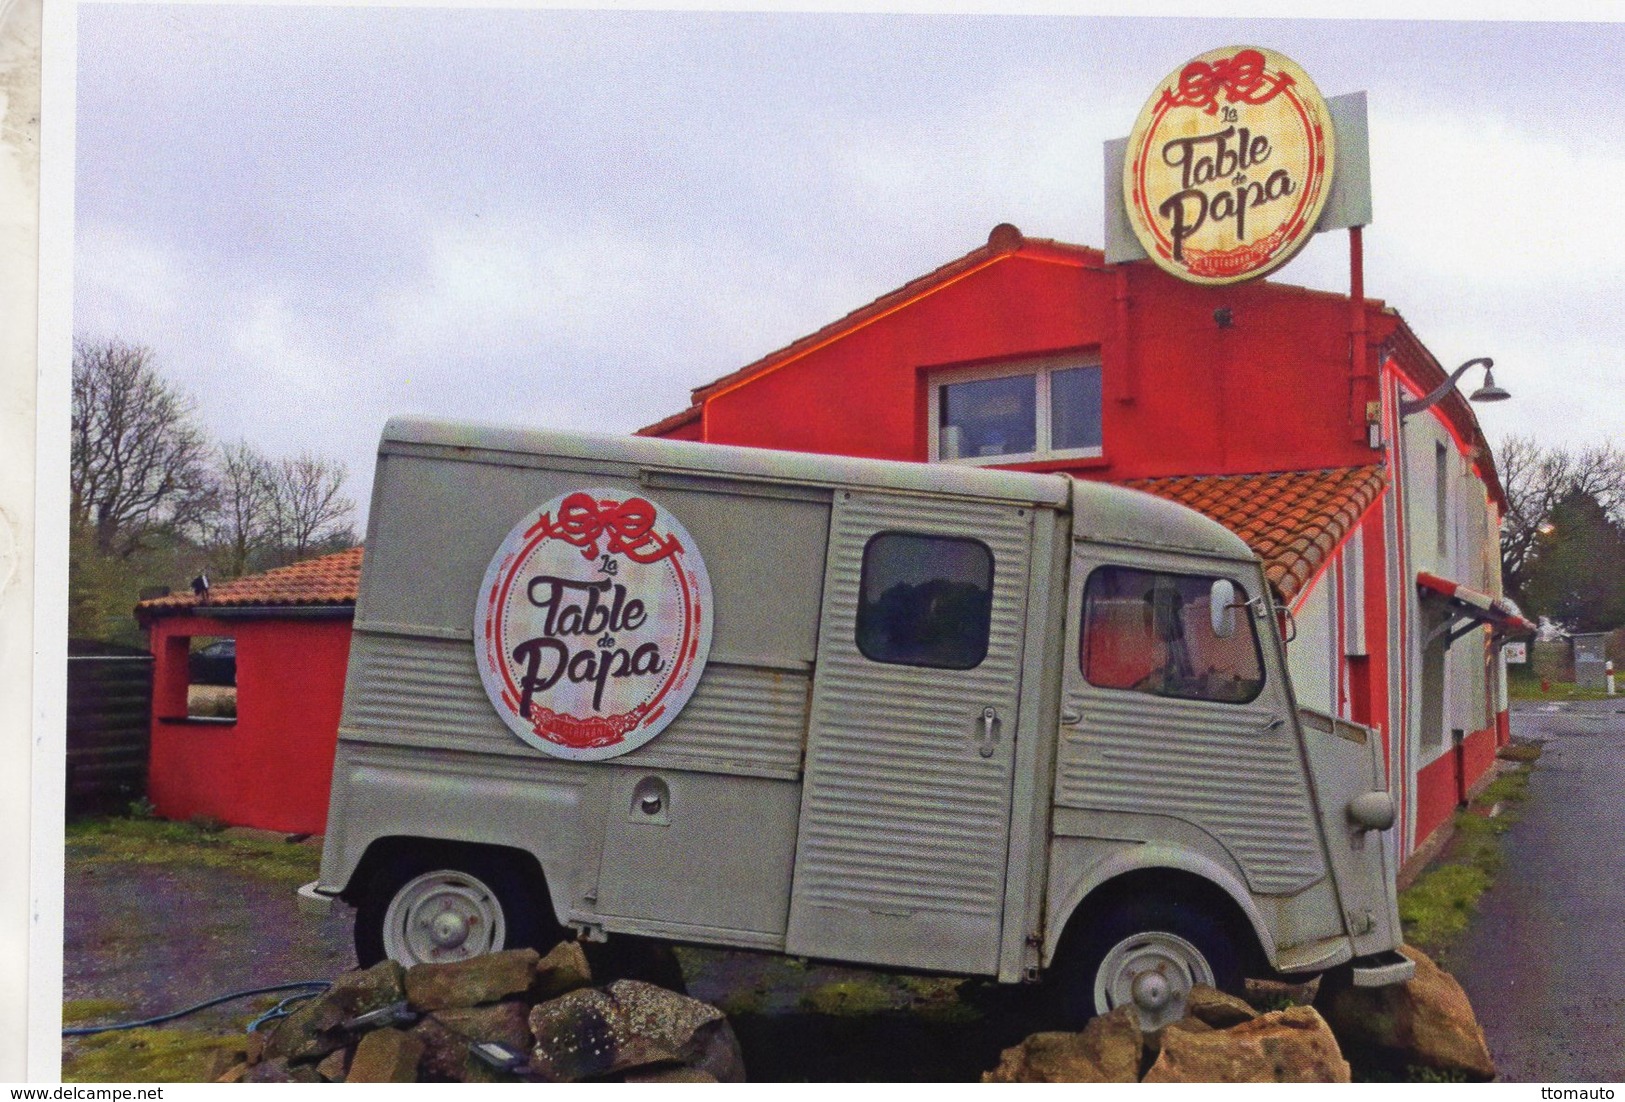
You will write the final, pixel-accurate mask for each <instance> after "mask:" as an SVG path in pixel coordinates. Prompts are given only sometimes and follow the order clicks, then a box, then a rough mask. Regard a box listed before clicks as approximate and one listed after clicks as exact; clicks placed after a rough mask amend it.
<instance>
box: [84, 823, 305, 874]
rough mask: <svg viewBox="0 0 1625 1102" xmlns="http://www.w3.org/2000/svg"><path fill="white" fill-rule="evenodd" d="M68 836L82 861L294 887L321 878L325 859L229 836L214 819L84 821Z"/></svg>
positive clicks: (291, 846) (301, 848)
mask: <svg viewBox="0 0 1625 1102" xmlns="http://www.w3.org/2000/svg"><path fill="white" fill-rule="evenodd" d="M65 840H66V844H67V849H68V855H69V859H70V860H71V861H72V862H74V863H76V864H84V865H98V864H116V863H121V862H136V863H140V864H149V865H204V866H208V867H212V868H230V869H234V870H236V871H238V872H243V873H247V874H248V875H250V876H257V877H261V878H263V879H266V880H270V881H272V882H275V883H282V884H289V885H293V886H298V885H300V884H304V883H307V882H309V881H311V880H314V879H316V871H317V868H318V867H319V866H320V864H321V857H322V854H321V850H320V849H319V848H318V847H316V846H307V845H299V844H295V843H291V842H284V841H282V840H280V839H262V838H248V837H241V836H238V835H233V834H227V833H224V832H222V831H221V829H220V827H219V824H217V823H209V822H198V823H173V822H164V821H162V820H158V819H124V818H98V819H81V820H78V821H76V822H72V823H69V824H68V828H67V835H66V839H65Z"/></svg>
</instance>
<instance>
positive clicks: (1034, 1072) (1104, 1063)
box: [982, 1006, 1144, 1083]
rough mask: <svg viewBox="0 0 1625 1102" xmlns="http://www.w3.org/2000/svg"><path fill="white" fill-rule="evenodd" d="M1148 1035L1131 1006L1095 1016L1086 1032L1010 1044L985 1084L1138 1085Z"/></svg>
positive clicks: (1048, 1035)
mask: <svg viewBox="0 0 1625 1102" xmlns="http://www.w3.org/2000/svg"><path fill="white" fill-rule="evenodd" d="M1143 1048H1144V1039H1143V1037H1142V1034H1141V1031H1140V1019H1139V1016H1138V1015H1137V1014H1136V1013H1135V1010H1134V1008H1133V1007H1131V1006H1120V1007H1118V1008H1117V1009H1116V1010H1113V1011H1112V1012H1111V1013H1110V1014H1107V1015H1104V1016H1102V1017H1099V1018H1095V1019H1094V1020H1092V1021H1091V1022H1090V1023H1089V1024H1088V1025H1087V1026H1086V1027H1084V1030H1083V1032H1081V1033H1035V1034H1033V1035H1032V1036H1031V1037H1028V1038H1027V1039H1026V1040H1025V1041H1022V1042H1021V1044H1019V1045H1015V1046H1014V1047H1012V1048H1007V1049H1005V1050H1004V1052H1003V1053H1002V1054H1001V1055H1000V1057H999V1066H998V1067H996V1068H994V1069H993V1070H992V1071H990V1072H986V1073H984V1074H983V1075H982V1082H984V1083H1133V1082H1136V1081H1138V1079H1139V1077H1140V1056H1141V1053H1142V1051H1143Z"/></svg>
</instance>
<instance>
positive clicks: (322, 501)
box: [270, 452, 355, 562]
mask: <svg viewBox="0 0 1625 1102" xmlns="http://www.w3.org/2000/svg"><path fill="white" fill-rule="evenodd" d="M348 473H349V472H348V471H347V470H346V469H345V466H344V464H343V463H339V462H336V461H334V460H330V459H322V458H320V457H318V456H314V455H311V454H310V453H308V452H305V453H302V454H300V455H299V456H298V457H297V458H295V459H282V460H279V461H278V462H277V463H275V464H274V465H273V467H272V468H271V477H270V486H271V515H272V517H273V522H272V528H273V532H274V533H275V540H276V543H277V546H278V548H279V549H280V552H281V556H282V558H283V560H284V561H286V562H298V561H299V560H300V559H303V558H308V557H309V556H310V555H311V554H312V553H314V552H316V551H319V550H325V549H328V548H331V547H332V546H333V545H334V544H336V543H349V542H354V540H355V533H354V530H353V529H352V528H351V526H350V520H351V518H352V517H353V516H354V515H355V503H354V502H352V501H351V500H350V499H349V498H347V497H345V496H344V494H343V493H342V491H343V489H344V479H345V476H346V475H347V474H348Z"/></svg>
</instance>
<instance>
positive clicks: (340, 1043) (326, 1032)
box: [256, 998, 346, 1082]
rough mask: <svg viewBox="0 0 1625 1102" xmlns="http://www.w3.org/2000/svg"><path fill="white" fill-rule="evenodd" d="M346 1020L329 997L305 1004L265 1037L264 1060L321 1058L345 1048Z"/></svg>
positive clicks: (290, 1060) (289, 1060) (295, 1060)
mask: <svg viewBox="0 0 1625 1102" xmlns="http://www.w3.org/2000/svg"><path fill="white" fill-rule="evenodd" d="M344 1019H345V1014H344V1012H343V1011H342V1010H340V1009H339V1008H338V1007H337V1006H335V1005H334V1004H333V1003H331V1002H329V1001H327V1000H326V999H321V998H317V999H311V1000H309V1001H307V1002H305V1003H302V1004H300V1005H299V1006H298V1007H297V1008H295V1009H294V1011H293V1012H292V1013H291V1014H289V1015H288V1016H287V1017H286V1018H283V1019H282V1020H281V1021H280V1022H278V1023H277V1026H276V1028H275V1029H273V1030H272V1031H271V1035H270V1036H269V1037H267V1038H266V1039H265V1047H264V1049H263V1050H262V1057H261V1059H262V1060H264V1061H267V1062H268V1061H271V1060H276V1059H282V1060H286V1061H288V1062H290V1063H291V1062H299V1061H307V1062H308V1061H314V1060H320V1059H321V1058H322V1057H323V1056H326V1055H327V1054H328V1053H330V1052H332V1051H333V1050H334V1049H337V1048H343V1047H344V1045H345V1041H346V1037H345V1035H344V1033H343V1031H342V1030H340V1029H339V1025H340V1023H342V1022H343V1021H344ZM276 1081H277V1080H267V1082H276ZM256 1082H258V1080H256Z"/></svg>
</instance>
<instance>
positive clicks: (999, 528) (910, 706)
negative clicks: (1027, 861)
mask: <svg viewBox="0 0 1625 1102" xmlns="http://www.w3.org/2000/svg"><path fill="white" fill-rule="evenodd" d="M881 530H885V531H896V532H906V533H916V534H924V535H948V536H955V537H961V538H963V537H967V536H969V537H973V538H975V539H978V540H980V541H982V542H983V543H985V544H986V545H987V546H988V547H989V548H990V549H991V550H992V552H993V555H994V562H995V571H994V597H993V605H992V627H991V637H990V640H989V645H988V654H987V657H986V658H985V659H984V660H983V662H982V663H981V664H980V665H979V666H978V667H976V668H975V669H971V670H930V669H922V668H920V667H915V666H905V665H890V664H885V663H879V662H873V661H870V660H869V659H867V658H865V657H864V656H863V655H862V654H861V653H860V652H859V651H858V649H857V647H856V645H855V642H854V638H853V628H854V623H855V620H856V614H857V604H858V593H859V582H860V578H861V574H862V570H863V557H864V549H865V545H866V543H867V540H868V537H869V536H870V535H871V534H872V533H874V532H876V531H881ZM1031 532H1032V515H1031V510H1030V509H1028V510H1018V509H1016V508H1011V507H1002V508H1001V507H992V506H988V505H980V504H975V503H967V502H955V501H942V500H935V499H929V498H914V497H902V496H879V495H869V494H859V493H853V494H851V495H850V497H848V496H846V495H842V496H841V498H840V500H838V501H837V515H836V520H835V528H834V533H833V534H832V541H833V543H834V547H833V549H832V555H831V561H830V565H829V573H828V575H827V576H826V582H825V587H826V591H827V596H826V603H825V610H824V626H823V632H822V635H821V640H820V644H819V670H818V676H817V684H816V685H815V687H814V694H813V725H812V729H813V733H812V735H811V744H810V752H809V760H808V777H807V787H806V790H805V792H804V794H803V799H802V803H803V809H802V819H801V836H800V840H799V843H798V846H799V848H798V851H797V858H796V882H795V899H794V901H793V903H792V918H791V939H792V944H791V946H790V948H791V951H794V952H812V953H816V952H820V951H823V952H829V953H833V954H835V955H837V956H844V957H845V958H846V959H859V960H863V959H867V960H871V961H874V962H876V963H898V964H904V963H907V964H913V965H915V966H920V967H933V966H934V967H961V968H965V969H967V970H971V969H979V970H985V971H991V970H992V969H991V964H992V963H993V959H992V956H991V952H992V951H993V950H994V949H995V948H996V942H997V936H998V930H999V910H1000V905H1001V902H1002V900H1003V895H1004V892H1003V888H1004V873H1005V858H1006V839H1007V835H1008V829H1009V818H1010V786H1011V775H1010V770H1011V762H1012V754H1011V750H1010V747H1011V740H1012V739H1013V737H1014V733H1015V730H1016V723H1017V716H1016V704H1017V692H1018V690H1019V687H1020V683H1021V658H1022V647H1023V636H1024V633H1025V629H1026V621H1025V617H1024V606H1025V600H1026V589H1027V564H1028V559H1029V552H1030V544H1031V539H1032V536H1031ZM987 706H994V707H996V708H997V711H998V714H999V717H1000V724H1001V736H1002V737H1001V741H1000V744H999V747H998V749H999V752H998V753H996V754H995V755H994V756H992V757H985V758H984V757H982V756H980V755H979V754H978V752H977V741H976V740H977V736H978V733H979V731H980V730H981V719H980V716H981V713H982V709H983V708H984V707H987ZM826 908H830V909H833V910H825V909H826ZM842 912H844V913H845V915H846V916H848V919H849V921H848V919H842V918H841V913H842ZM888 918H890V919H891V920H893V921H892V922H891V923H890V924H888V921H887V920H888ZM847 925H851V926H852V929H851V930H850V931H847V932H845V933H843V932H841V931H842V930H843V929H844V928H845V927H846V926H847ZM888 925H895V926H896V927H897V929H896V931H895V936H896V937H897V938H899V939H901V938H906V939H908V940H909V942H910V944H903V945H888V944H887V940H888V939H887V936H886V928H887V927H888ZM863 941H868V942H869V944H866V945H865V944H860V942H863ZM933 942H934V943H935V944H933ZM972 958H975V959H972ZM983 958H986V959H983Z"/></svg>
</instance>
